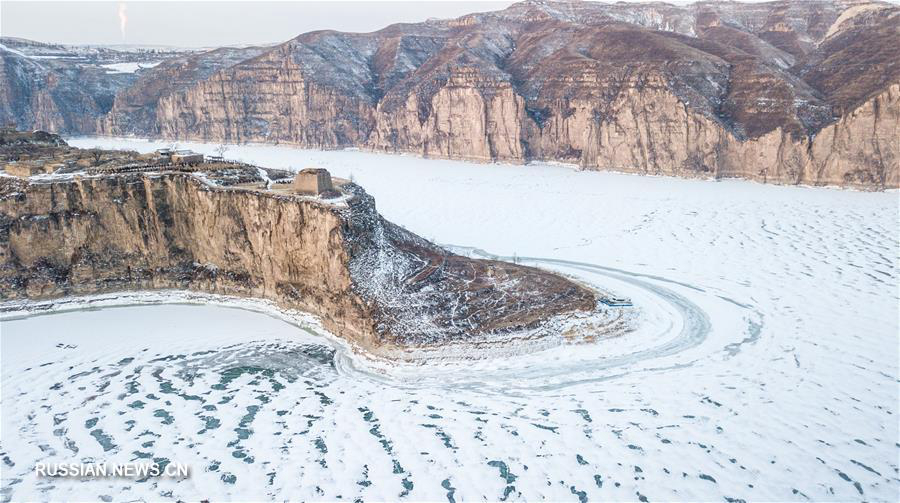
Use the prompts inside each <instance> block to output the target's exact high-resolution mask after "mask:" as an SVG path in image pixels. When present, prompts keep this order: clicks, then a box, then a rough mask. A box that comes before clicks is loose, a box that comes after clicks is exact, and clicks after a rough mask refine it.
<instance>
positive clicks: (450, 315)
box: [0, 165, 597, 352]
mask: <svg viewBox="0 0 900 503" xmlns="http://www.w3.org/2000/svg"><path fill="white" fill-rule="evenodd" d="M207 168H209V169H210V171H203V170H204V169H207ZM192 169H193V168H192ZM198 169H200V171H195V172H177V171H166V170H165V169H162V168H158V167H156V168H149V169H147V170H143V171H141V170H138V169H137V168H135V167H129V168H128V170H130V171H129V172H124V171H118V172H116V171H112V172H109V173H103V174H98V173H92V172H90V171H88V172H85V173H82V174H66V175H58V176H51V177H45V178H44V179H42V180H37V179H22V178H16V177H10V176H2V177H0V299H2V300H15V299H52V298H56V297H61V296H72V295H88V294H97V293H106V292H116V291H125V290H156V289H185V290H193V291H199V292H208V293H215V294H225V295H237V296H250V297H257V298H263V299H269V300H272V301H274V302H276V303H277V304H278V305H280V306H282V307H286V308H291V309H298V310H302V311H306V312H310V313H313V314H316V315H318V316H319V317H320V318H321V319H322V320H323V323H324V325H325V327H326V328H327V329H328V330H330V331H331V332H333V333H334V334H336V335H338V336H340V337H344V338H346V339H348V340H350V341H352V342H354V343H356V344H358V345H359V346H361V347H363V348H365V349H368V350H370V351H376V352H377V351H380V350H384V349H385V348H391V347H393V348H405V347H412V346H421V345H435V344H442V343H449V342H457V341H468V340H473V341H474V340H485V339H490V338H491V337H495V336H505V335H509V334H514V333H520V332H521V333H529V334H539V333H541V331H542V330H548V329H552V328H553V327H551V325H552V323H558V322H559V320H561V319H565V318H567V317H571V316H577V315H578V314H579V313H581V314H584V313H588V312H591V311H592V310H593V309H595V307H596V305H597V302H596V299H595V297H594V294H593V293H592V291H590V290H588V289H586V288H584V287H582V286H580V285H578V284H576V283H573V282H571V281H569V280H567V279H565V278H562V277H560V276H557V275H554V274H551V273H548V272H545V271H540V270H537V269H533V268H529V267H524V266H520V265H516V264H509V263H504V262H494V261H484V260H474V259H469V258H466V257H462V256H458V255H454V254H452V253H449V252H447V251H446V250H443V249H441V248H439V247H437V246H435V245H433V244H431V243H429V242H428V241H425V240H424V239H421V238H419V237H418V236H415V235H414V234H411V233H409V232H407V231H405V230H403V229H401V228H399V227H397V226H395V225H393V224H391V223H389V222H387V221H385V220H384V219H383V218H382V217H381V216H380V215H379V214H378V213H377V211H376V210H375V204H374V201H373V199H372V197H371V196H369V195H367V194H366V193H365V192H364V191H363V190H362V189H361V188H360V187H358V186H356V185H354V184H352V183H343V184H341V185H340V186H339V187H337V189H338V193H334V194H331V196H334V199H322V198H320V197H311V196H301V195H297V194H295V193H294V192H293V191H292V190H291V189H290V188H289V185H288V184H284V186H283V187H277V188H274V189H272V190H266V189H265V188H262V187H264V185H260V184H259V183H257V182H259V181H260V180H259V179H258V175H256V173H257V170H256V169H255V168H254V167H241V166H237V167H233V166H232V167H229V168H221V171H225V172H226V173H225V174H222V173H217V171H216V170H215V169H213V168H212V167H204V166H202V165H201V166H200V168H198ZM241 170H243V171H241ZM217 176H218V178H217ZM254 177H257V178H254ZM216 180H224V182H223V183H217V182H216ZM554 320H555V321H554Z"/></svg>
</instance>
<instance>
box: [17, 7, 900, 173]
mask: <svg viewBox="0 0 900 503" xmlns="http://www.w3.org/2000/svg"><path fill="white" fill-rule="evenodd" d="M5 57H6V58H7V59H8V60H10V61H13V60H15V62H16V64H17V65H19V66H20V67H21V68H26V67H27V68H31V67H33V66H34V65H33V64H32V63H33V62H31V63H28V64H25V63H24V62H23V61H20V60H21V58H18V59H16V58H13V57H12V56H9V55H8V54H7V55H6V56H5ZM7 66H9V67H10V68H11V66H10V64H8V65H7ZM19 73H21V72H19ZM42 75H43V74H42ZM0 77H2V79H3V80H4V82H11V83H5V84H4V85H5V88H6V89H5V94H6V95H7V97H6V98H4V99H5V101H6V102H8V103H10V105H9V107H13V106H16V107H18V109H17V110H18V111H17V112H16V113H14V114H4V113H3V112H4V110H3V107H0V118H2V117H5V116H6V115H15V116H16V117H20V118H21V117H25V118H24V119H21V120H20V122H21V121H23V120H25V121H26V122H27V120H31V121H32V123H33V124H35V125H40V126H47V128H48V129H51V130H56V131H65V132H87V133H95V132H96V133H99V134H104V135H135V136H149V137H154V138H165V139H171V140H178V139H189V140H200V141H207V142H229V143H242V142H265V143H289V144H292V145H298V146H301V147H307V148H347V147H355V148H365V149H370V150H375V151H382V152H403V153H413V154H417V155H421V156H425V157H438V158H449V159H464V160H471V161H478V162H493V161H501V162H512V163H525V162H529V161H533V160H543V161H561V162H567V163H573V164H577V165H579V166H581V167H582V168H584V169H603V170H615V171H624V172H631V173H642V174H655V175H672V176H686V177H716V178H724V177H740V178H748V179H752V180H758V181H763V182H769V183H782V184H798V183H802V184H811V185H838V186H846V187H856V188H864V189H874V190H883V189H886V188H897V187H898V186H900V157H898V152H897V144H896V143H897V142H896V137H897V131H898V127H900V126H898V124H900V120H898V117H900V101H898V97H897V88H898V85H900V7H897V6H896V5H893V4H890V3H883V2H878V1H871V2H870V1H865V0H810V1H808V2H792V1H787V0H777V1H773V2H766V3H762V4H759V3H754V4H742V3H739V2H697V3H694V4H691V5H686V6H674V5H667V4H603V3H599V2H572V1H545V0H527V1H524V2H520V3H516V4H513V5H511V6H510V7H508V8H506V9H504V10H500V11H495V12H484V13H476V14H470V15H467V16H463V17H461V18H458V19H452V20H430V21H427V22H423V23H412V24H398V25H391V26H388V27H386V28H384V29H382V30H378V31H375V32H372V33H342V32H336V31H330V30H323V31H317V32H310V33H305V34H302V35H300V36H298V37H296V38H294V39H292V40H289V41H287V42H285V43H283V44H279V45H277V46H274V47H263V48H243V49H225V48H223V49H217V50H214V51H208V52H203V53H197V54H193V55H189V56H184V57H181V58H178V59H175V60H171V61H165V62H163V63H162V64H160V65H159V66H157V67H154V68H150V69H147V70H142V71H141V73H140V74H139V75H138V76H137V78H136V79H135V80H134V82H133V83H129V84H128V85H127V86H125V87H124V88H122V89H121V90H119V91H118V93H117V94H116V97H115V99H114V101H113V103H112V106H111V109H110V110H109V111H108V112H106V111H105V110H97V109H96V107H94V108H91V106H89V105H90V103H87V102H83V100H82V99H81V98H80V97H79V95H77V93H74V94H71V96H69V95H66V96H68V97H66V96H62V95H61V94H60V93H56V94H53V96H52V99H51V97H49V95H48V97H44V96H45V95H44V94H41V93H39V92H38V93H37V94H33V96H32V95H29V96H25V94H27V93H22V92H19V91H18V90H19V89H20V88H23V84H22V82H26V81H29V79H27V78H21V76H20V77H16V75H13V72H10V71H7V74H6V75H0ZM31 80H34V79H31ZM68 88H71V86H68V87H67V89H68ZM3 97H4V94H3V93H0V98H3ZM82 98H83V97H82ZM4 99H0V104H2V103H3V101H4ZM29 100H30V101H29ZM19 109H21V110H19ZM29 114H31V115H29ZM60 117H66V118H67V119H66V120H62V119H60ZM29 118H30V119H29ZM76 118H77V119H76Z"/></svg>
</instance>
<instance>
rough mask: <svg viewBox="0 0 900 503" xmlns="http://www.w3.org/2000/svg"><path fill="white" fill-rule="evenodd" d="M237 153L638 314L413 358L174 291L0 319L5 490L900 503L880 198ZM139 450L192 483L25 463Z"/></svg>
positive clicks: (888, 264) (26, 493)
mask: <svg viewBox="0 0 900 503" xmlns="http://www.w3.org/2000/svg"><path fill="white" fill-rule="evenodd" d="M70 143H71V144H72V145H75V146H80V147H93V146H95V145H98V146H102V147H107V148H130V149H136V150H140V151H149V150H152V149H155V148H158V147H160V146H168V145H169V143H161V142H148V141H143V140H123V139H108V138H107V139H101V138H75V139H72V140H70ZM180 146H182V147H186V148H193V149H195V150H200V151H204V152H208V153H212V151H213V149H215V147H216V145H200V144H194V143H187V142H183V143H180ZM225 156H226V157H231V158H242V159H244V160H246V161H252V162H256V163H258V164H261V165H263V166H266V167H272V168H292V169H300V168H303V167H306V166H309V165H316V166H321V167H326V168H328V169H329V170H331V172H332V174H334V175H337V176H341V177H350V175H351V174H352V176H353V178H354V179H355V180H356V181H357V182H359V183H360V184H361V185H362V186H363V187H365V188H366V190H367V191H369V193H371V194H372V195H374V196H375V198H376V202H377V205H378V208H379V210H380V211H381V212H382V213H383V214H384V215H385V216H386V217H387V218H389V219H390V220H393V221H394V222H397V223H399V224H402V225H404V226H405V227H407V228H408V229H410V230H412V231H414V232H417V233H419V234H421V235H422V236H424V237H427V238H431V239H433V240H435V241H437V242H439V243H443V244H445V245H448V246H452V247H454V249H455V250H456V251H459V252H463V253H472V254H491V253H493V254H497V255H500V256H504V257H512V256H514V255H515V256H516V257H517V259H519V260H520V261H522V262H524V263H530V264H534V265H537V266H539V267H545V268H549V269H554V270H558V271H560V272H562V273H565V274H570V275H573V276H576V277H578V278H579V279H581V280H583V281H586V282H589V283H593V284H596V285H598V286H601V287H603V288H609V289H611V290H613V291H615V292H617V293H622V294H623V295H627V296H629V297H631V298H632V299H633V300H634V302H635V306H634V309H635V310H637V311H638V312H639V313H640V316H641V320H642V321H643V325H642V328H641V329H640V330H638V331H637V332H635V333H634V334H629V335H626V336H622V337H619V338H615V339H601V340H598V341H597V342H596V343H595V344H593V345H580V346H568V347H562V348H555V349H548V350H546V351H542V352H538V353H531V354H528V355H517V354H514V352H512V353H511V354H510V356H508V357H498V358H493V359H481V360H474V361H471V362H462V363H452V362H440V363H434V364H428V365H421V366H409V367H402V368H401V367H396V366H392V365H386V364H376V363H375V362H368V361H366V360H365V359H364V358H361V357H359V356H358V355H354V354H353V353H352V352H350V351H349V350H348V348H347V347H346V345H345V344H343V343H342V342H341V341H338V340H335V339H334V338H333V337H330V336H328V334H324V333H323V332H322V330H321V329H319V328H317V325H316V323H315V321H314V320H311V319H308V318H305V317H302V316H299V317H298V316H293V315H291V314H290V313H282V312H278V311H277V310H274V309H272V308H271V307H268V305H267V304H266V303H264V302H258V303H257V302H249V301H234V300H229V299H225V298H218V297H208V296H192V295H189V294H184V293H171V294H169V293H166V292H162V293H155V294H147V293H144V294H134V295H121V296H118V297H116V296H108V297H106V298H95V299H90V300H89V301H88V300H85V299H80V300H77V301H72V302H68V303H67V302H60V303H55V304H53V305H52V306H49V305H45V306H44V307H46V308H47V311H46V312H44V313H38V314H36V313H35V311H34V310H33V309H32V310H30V311H28V312H24V311H20V312H18V313H14V312H7V313H6V314H5V315H4V316H5V320H4V321H3V322H2V337H0V343H2V346H0V349H2V376H0V379H2V380H0V384H2V431H3V437H2V448H0V451H2V452H0V459H2V463H0V466H2V489H0V491H2V493H0V494H2V497H3V499H4V500H31V499H40V500H47V499H54V500H63V499H66V500H69V499H74V500H95V499H106V500H109V499H115V500H128V499H135V498H145V499H185V500H196V499H204V498H208V499H226V498H228V499H242V500H247V499H254V500H258V499H269V498H278V499H286V498H290V499H299V500H335V499H342V500H354V499H357V498H362V499H365V500H397V499H398V498H399V499H402V500H409V501H414V500H415V501H418V500H433V501H444V500H449V501H451V502H453V501H466V500H490V501H494V500H537V499H547V500H552V501H578V500H581V501H586V500H641V501H644V500H649V501H660V500H664V501H672V500H703V501H721V500H728V501H733V500H768V501H804V500H830V501H862V500H867V501H897V500H898V496H900V480H898V476H900V474H898V455H900V444H898V389H900V388H898V352H900V345H898V300H900V299H898V261H900V250H898V246H900V245H898V210H900V204H898V194H897V193H896V192H890V193H862V192H853V191H842V190H835V189H822V188H804V187H778V186H766V185H761V184H756V183H751V182H745V181H736V180H735V181H721V182H714V181H698V180H679V179H672V178H654V177H639V176H628V175H620V174H613V173H597V172H578V171H575V170H573V169H571V168H567V167H563V166H547V165H531V166H506V165H478V164H471V163H464V162H452V161H438V160H423V159H419V158H416V157H410V156H391V155H378V154H371V153H365V152H355V151H334V152H318V151H304V150H296V149H291V148H287V147H276V146H231V147H229V150H228V151H227V152H226V154H225ZM175 302H177V304H173V303H175ZM204 304H205V305H204ZM113 305H120V306H123V305H124V306H126V307H104V306H113ZM85 307H90V309H83V308H85ZM235 307H239V308H240V309H235ZM150 459H153V460H157V461H158V462H172V463H184V464H189V465H191V466H192V468H193V472H192V474H191V477H190V478H188V479H185V480H179V479H168V478H161V479H157V478H153V479H149V480H142V481H135V480H130V479H92V480H86V481H79V480H71V479H52V478H43V477H38V476H36V475H35V474H34V471H33V467H34V465H35V463H37V462H88V461H93V462H110V463H124V462H129V461H141V460H150Z"/></svg>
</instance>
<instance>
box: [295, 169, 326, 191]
mask: <svg viewBox="0 0 900 503" xmlns="http://www.w3.org/2000/svg"><path fill="white" fill-rule="evenodd" d="M292 188H293V189H294V191H296V192H297V193H300V194H309V195H315V196H318V195H321V194H322V193H324V192H329V191H332V190H334V187H333V186H332V184H331V174H330V173H328V170H327V169H322V168H307V169H304V170H302V171H300V172H299V173H297V175H296V176H294V183H293V184H292Z"/></svg>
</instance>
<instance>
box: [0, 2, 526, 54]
mask: <svg viewBox="0 0 900 503" xmlns="http://www.w3.org/2000/svg"><path fill="white" fill-rule="evenodd" d="M512 3H513V2H512V1H485V0H481V1H430V2H422V1H418V2H414V1H347V2H335V1H330V2H324V1H311V2H305V1H290V2H285V1H280V2H273V1H263V2H249V1H192V2H183V1H155V2H147V1H144V2H84V1H68V2H59V1H57V2H41V1H33V0H32V1H7V0H0V35H2V36H7V37H21V38H27V39H31V40H37V41H40V42H54V43H63V44H102V45H113V44H123V43H124V44H136V45H169V46H178V47H218V46H223V45H248V44H266V43H277V42H283V41H285V40H289V39H291V38H294V37H296V36H297V35H299V34H301V33H304V32H307V31H313V30H322V29H333V30H340V31H352V32H368V31H374V30H378V29H380V28H383V27H385V26H387V25H389V24H392V23H398V22H419V21H424V20H426V19H428V18H431V17H435V18H454V17H458V16H462V15H464V14H468V13H471V12H483V11H490V10H499V9H503V8H505V7H507V6H508V5H510V4H512ZM120 12H121V14H122V17H124V18H125V19H126V21H125V22H124V26H123V22H122V17H120Z"/></svg>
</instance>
